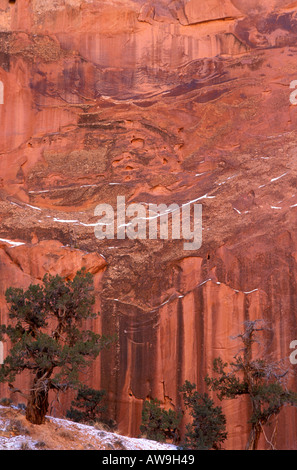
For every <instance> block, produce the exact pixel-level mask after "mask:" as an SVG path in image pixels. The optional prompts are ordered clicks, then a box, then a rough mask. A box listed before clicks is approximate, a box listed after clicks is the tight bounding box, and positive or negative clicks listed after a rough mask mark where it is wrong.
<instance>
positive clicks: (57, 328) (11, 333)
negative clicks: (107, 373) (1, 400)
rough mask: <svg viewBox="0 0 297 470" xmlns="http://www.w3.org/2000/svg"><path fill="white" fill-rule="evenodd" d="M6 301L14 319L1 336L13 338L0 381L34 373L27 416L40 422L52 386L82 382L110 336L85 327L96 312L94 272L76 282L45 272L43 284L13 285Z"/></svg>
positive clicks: (0, 327) (80, 274)
mask: <svg viewBox="0 0 297 470" xmlns="http://www.w3.org/2000/svg"><path fill="white" fill-rule="evenodd" d="M6 301H7V304H8V306H9V320H10V322H9V324H8V325H0V339H1V340H2V341H3V340H7V339H8V340H9V342H10V345H9V346H10V350H9V354H8V356H7V357H6V359H5V361H4V364H3V365H2V367H1V368H0V382H10V383H11V382H13V381H14V380H15V378H16V376H17V375H18V374H21V373H22V372H23V371H29V372H30V373H31V375H32V377H33V383H32V386H31V389H30V393H29V395H25V396H26V398H27V408H26V417H27V419H28V420H29V421H31V422H32V423H34V424H41V423H43V422H44V417H45V414H46V412H47V410H48V407H49V403H48V394H49V391H50V390H56V391H65V390H67V389H68V388H73V387H79V386H80V380H79V373H80V372H81V371H83V370H85V368H86V367H88V366H90V364H91V363H92V361H93V360H94V359H95V358H96V357H97V356H98V354H99V353H100V351H101V350H102V349H103V348H104V347H106V346H108V345H109V344H110V343H111V341H112V339H111V338H105V337H102V336H101V335H99V334H96V333H94V332H93V331H91V330H88V329H85V328H84V322H85V320H87V319H91V318H95V317H96V316H97V315H98V314H96V313H94V312H93V307H94V303H95V297H94V287H93V276H92V275H91V274H90V273H87V272H86V271H85V270H84V269H82V270H80V271H78V272H77V274H76V276H75V277H74V279H73V280H72V281H71V280H64V279H62V277H60V276H59V275H56V276H51V275H45V276H44V278H43V283H42V284H41V285H39V284H38V285H32V284H31V285H30V286H29V287H28V289H27V290H23V289H21V288H9V289H7V291H6ZM11 388H12V389H13V387H12V386H11Z"/></svg>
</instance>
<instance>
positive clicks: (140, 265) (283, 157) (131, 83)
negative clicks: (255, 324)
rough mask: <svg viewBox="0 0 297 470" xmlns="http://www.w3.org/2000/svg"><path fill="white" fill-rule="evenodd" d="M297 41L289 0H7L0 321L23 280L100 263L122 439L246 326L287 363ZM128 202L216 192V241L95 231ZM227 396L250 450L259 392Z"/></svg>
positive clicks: (227, 356) (106, 383)
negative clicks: (261, 325) (149, 406)
mask: <svg viewBox="0 0 297 470" xmlns="http://www.w3.org/2000/svg"><path fill="white" fill-rule="evenodd" d="M259 4H260V5H259ZM296 40H297V2H292V1H288V0H265V1H263V2H256V1H253V0H233V1H232V0H227V1H224V2H222V1H219V0H209V1H207V0H203V1H199V2H198V1H197V0H172V1H170V0H158V1H154V0H149V1H145V0H117V1H113V2H111V1H108V0H88V1H87V0H85V1H84V0H55V1H53V0H31V1H29V0H22V1H19V0H16V2H15V3H9V2H8V0H0V80H1V81H2V82H3V84H4V100H3V101H4V103H3V104H1V105H0V122H1V136H2V138H1V139H0V154H1V155H0V221H1V230H0V238H1V240H2V241H1V245H0V257H1V258H0V259H1V262H0V279H1V282H0V303H1V322H3V321H6V320H7V308H6V305H5V300H4V292H5V289H6V288H7V287H9V286H12V285H13V286H24V287H26V286H27V285H29V284H30V282H40V281H41V279H42V277H43V275H44V273H45V272H50V273H59V274H61V275H64V276H65V277H71V276H73V275H74V274H75V272H76V270H77V269H79V268H80V267H82V266H85V267H86V268H87V269H89V270H90V271H91V272H93V273H94V276H95V285H96V295H97V306H98V309H100V311H101V316H100V320H99V321H97V322H96V324H94V329H96V331H100V332H103V333H106V334H109V333H117V335H118V341H117V344H116V345H115V346H114V347H113V348H112V349H111V350H109V351H105V352H103V353H102V355H101V358H100V360H99V361H97V362H96V364H95V365H94V367H93V369H92V371H91V372H90V374H89V379H88V380H89V383H90V384H91V385H92V386H93V387H96V388H100V387H102V388H104V389H106V390H107V392H108V396H109V414H110V417H111V418H112V419H114V420H115V421H116V422H117V423H118V426H119V430H120V432H122V433H125V434H129V435H132V436H137V435H138V434H139V424H140V419H141V409H142V403H143V400H144V399H145V398H146V397H156V398H159V399H161V400H162V402H163V403H164V404H166V406H172V407H178V406H180V405H181V398H180V395H179V393H178V389H179V387H180V386H181V385H182V384H183V383H184V381H185V380H190V381H191V382H195V383H197V385H199V387H203V377H204V376H205V373H206V372H210V368H211V363H212V360H213V358H215V357H217V356H219V355H220V356H221V357H223V359H224V360H226V361H229V360H231V359H232V358H233V356H234V354H235V353H236V352H237V351H238V348H239V344H238V342H236V341H234V340H232V336H236V335H237V334H238V333H239V332H240V331H241V329H242V324H243V322H244V321H245V320H248V319H252V320H253V319H257V318H263V319H265V320H267V322H268V323H269V324H270V325H271V326H272V327H273V333H271V335H270V336H269V339H268V340H267V345H266V346H267V351H266V354H267V357H271V359H273V360H278V359H285V360H286V361H287V360H288V357H289V354H290V352H291V351H290V342H291V341H293V340H295V339H297V324H296V302H297V297H296V281H297V265H296V262H297V237H296V214H297V193H296V183H297V172H296V170H297V163H296V156H297V151H296V142H297V132H296V130H297V108H296V107H294V106H293V105H292V104H291V103H290V100H289V98H290V93H291V92H292V90H290V83H291V82H292V81H293V80H297V62H296V61H297V48H296ZM118 196H125V198H126V201H127V203H129V204H130V203H134V202H135V203H142V204H149V203H158V204H161V203H162V204H167V205H170V204H172V203H175V204H178V205H179V206H181V205H183V204H186V203H189V202H190V201H197V202H198V201H199V202H200V203H201V204H202V205H203V243H202V247H201V248H200V249H199V250H196V251H193V252H191V251H185V250H184V245H183V241H182V240H160V239H157V240H150V239H143V240H130V239H128V238H126V239H124V240H123V239H122V240H119V239H117V238H116V237H115V239H114V240H98V239H96V237H95V235H94V224H96V222H98V218H97V217H95V215H94V209H95V207H96V205H97V204H100V203H106V204H110V205H112V206H113V207H115V208H116V202H117V197H118ZM295 367H296V366H295ZM296 380H297V375H296V369H294V367H293V366H290V381H289V383H290V386H291V387H292V388H295V389H296V385H297V384H296ZM2 390H3V388H2ZM61 403H62V405H63V406H61V405H59V404H58V403H56V402H55V403H54V404H53V406H52V409H51V411H52V413H53V414H62V413H63V410H64V411H65V407H66V406H67V403H69V400H68V402H67V397H66V398H64V399H63V401H62V402H61ZM223 408H224V411H225V412H226V415H227V423H228V433H229V438H228V443H227V448H231V449H241V448H243V447H244V445H245V442H246V439H247V433H248V425H247V424H246V421H247V416H248V409H247V405H246V402H245V401H239V400H238V401H236V402H234V401H233V402H226V403H225V404H224V405H223ZM295 421H296V413H295V412H294V411H293V410H292V409H286V410H285V411H284V412H282V414H281V415H280V417H279V421H278V432H277V435H276V442H275V445H276V447H277V448H283V449H291V448H296V447H297V437H296V425H295ZM266 437H267V436H266ZM268 438H269V436H268V437H267V439H268ZM261 445H262V447H263V448H267V447H269V445H268V443H267V442H266V441H265V439H263V441H262V444H261Z"/></svg>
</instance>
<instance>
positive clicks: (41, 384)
mask: <svg viewBox="0 0 297 470" xmlns="http://www.w3.org/2000/svg"><path fill="white" fill-rule="evenodd" d="M49 388H50V387H49V380H48V372H46V373H44V374H42V373H41V372H40V373H38V374H37V376H36V377H35V379H34V382H33V387H32V389H31V392H30V395H29V399H28V402H27V407H26V419H27V420H28V421H30V423H32V424H43V423H44V422H45V415H46V413H47V411H48V408H49V401H48V394H49Z"/></svg>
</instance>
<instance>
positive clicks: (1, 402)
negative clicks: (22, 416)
mask: <svg viewBox="0 0 297 470" xmlns="http://www.w3.org/2000/svg"><path fill="white" fill-rule="evenodd" d="M11 404H12V400H11V399H10V398H6V397H4V398H1V400H0V405H2V406H10V405H11Z"/></svg>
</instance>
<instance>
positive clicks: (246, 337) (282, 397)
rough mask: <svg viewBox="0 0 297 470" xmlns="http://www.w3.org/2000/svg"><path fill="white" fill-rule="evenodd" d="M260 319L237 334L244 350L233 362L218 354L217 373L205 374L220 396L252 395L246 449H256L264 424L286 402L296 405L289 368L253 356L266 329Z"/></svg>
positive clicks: (208, 382)
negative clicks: (287, 384)
mask: <svg viewBox="0 0 297 470" xmlns="http://www.w3.org/2000/svg"><path fill="white" fill-rule="evenodd" d="M259 321H260V320H257V321H249V322H246V323H245V329H244V332H243V333H242V334H240V335H239V336H238V337H239V338H240V339H241V341H242V343H243V349H242V353H241V354H239V355H237V356H235V358H234V359H235V360H234V362H231V363H230V364H227V363H224V362H223V361H222V359H221V358H216V359H215V360H214V362H213V371H214V373H215V376H214V377H212V378H211V377H209V376H207V377H206V383H207V384H208V386H209V387H210V388H211V389H212V390H214V391H216V392H217V394H218V398H219V399H220V400H224V399H235V398H237V397H239V396H242V395H246V396H248V397H249V399H250V403H251V414H250V419H249V422H250V424H251V432H250V436H249V439H248V442H247V445H246V449H247V450H256V449H257V447H258V444H259V439H260V436H261V433H262V431H263V426H265V425H266V424H269V422H270V421H271V418H272V417H274V416H277V415H278V414H279V413H280V411H281V409H282V408H283V407H284V406H285V405H292V406H296V405H297V394H296V393H295V392H292V391H291V390H288V389H287V387H286V383H285V378H286V375H287V371H286V370H283V368H282V367H281V366H280V365H279V364H277V363H272V362H270V361H267V360H265V359H258V358H255V359H253V345H254V344H255V343H256V342H257V334H259V332H261V331H264V330H265V328H264V327H261V326H260V327H258V326H257V324H258V322H259Z"/></svg>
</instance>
